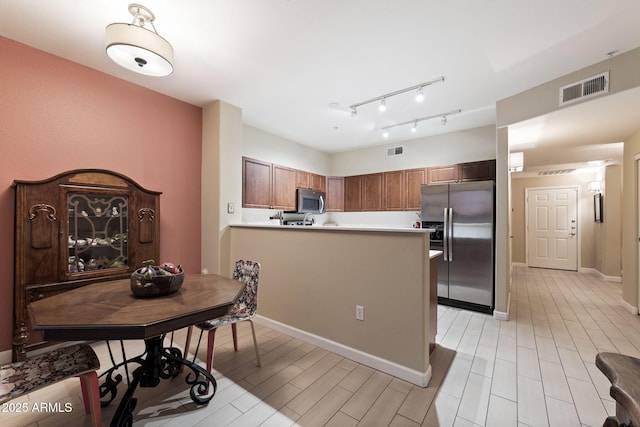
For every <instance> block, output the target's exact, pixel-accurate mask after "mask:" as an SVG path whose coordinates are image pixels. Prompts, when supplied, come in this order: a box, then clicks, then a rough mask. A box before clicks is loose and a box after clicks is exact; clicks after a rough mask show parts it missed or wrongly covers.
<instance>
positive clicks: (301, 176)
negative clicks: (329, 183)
mask: <svg viewBox="0 0 640 427" xmlns="http://www.w3.org/2000/svg"><path fill="white" fill-rule="evenodd" d="M296 188H307V189H309V190H316V191H326V184H325V176H324V175H318V174H315V173H311V172H306V171H301V170H296Z"/></svg>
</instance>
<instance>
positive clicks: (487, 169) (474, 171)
mask: <svg viewBox="0 0 640 427" xmlns="http://www.w3.org/2000/svg"><path fill="white" fill-rule="evenodd" d="M495 177H496V161H495V159H493V160H485V161H481V162H470V163H461V164H460V181H484V180H487V179H495Z"/></svg>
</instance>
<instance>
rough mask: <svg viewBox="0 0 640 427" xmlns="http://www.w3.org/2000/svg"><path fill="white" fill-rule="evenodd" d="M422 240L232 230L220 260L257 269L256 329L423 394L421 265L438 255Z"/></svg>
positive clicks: (428, 290) (425, 355) (375, 233)
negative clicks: (359, 310)
mask: <svg viewBox="0 0 640 427" xmlns="http://www.w3.org/2000/svg"><path fill="white" fill-rule="evenodd" d="M430 231H431V230H429V229H411V228H406V229H402V228H387V227H340V226H339V227H335V226H306V227H305V226H280V225H271V224H241V225H232V226H230V232H229V236H230V237H229V238H230V257H231V260H235V259H251V260H255V261H258V262H260V263H261V272H260V288H259V289H260V290H259V297H258V319H257V320H258V321H259V322H261V323H263V324H265V325H267V326H269V327H271V328H274V329H277V330H280V331H282V332H285V333H287V334H289V335H292V336H295V337H298V338H300V339H302V340H305V341H308V342H311V343H313V344H315V345H318V346H319V347H322V348H325V349H327V350H330V351H332V352H334V353H337V354H340V355H342V356H344V357H347V358H349V359H352V360H355V361H357V362H359V363H363V364H365V365H368V366H371V367H373V368H375V369H378V370H381V371H383V372H386V373H388V374H391V375H394V376H396V377H399V378H402V379H404V380H406V381H409V382H411V383H413V384H417V385H419V386H422V387H425V386H427V385H428V383H429V380H430V378H431V367H430V364H429V353H430V347H431V349H433V347H434V345H435V343H434V342H433V341H434V338H435V333H433V332H434V331H435V318H436V316H435V307H436V306H435V304H433V301H430V299H433V295H434V293H433V292H432V286H433V287H435V286H437V285H436V284H435V283H434V284H433V285H432V284H431V280H432V279H433V275H432V274H431V266H430V265H437V263H434V262H433V261H435V257H437V256H438V255H439V254H440V253H441V252H439V251H432V250H430V248H429V234H430ZM434 289H435V288H434ZM356 306H361V307H363V308H364V310H363V311H364V320H357V319H356ZM432 312H433V313H432ZM431 319H434V320H433V321H432V320H431Z"/></svg>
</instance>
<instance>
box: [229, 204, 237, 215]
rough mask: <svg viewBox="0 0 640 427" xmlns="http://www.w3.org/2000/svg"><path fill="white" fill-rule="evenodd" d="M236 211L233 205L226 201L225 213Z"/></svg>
mask: <svg viewBox="0 0 640 427" xmlns="http://www.w3.org/2000/svg"><path fill="white" fill-rule="evenodd" d="M235 211H236V208H235V207H234V206H233V203H227V213H229V214H232V213H234V212H235Z"/></svg>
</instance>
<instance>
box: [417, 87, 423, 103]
mask: <svg viewBox="0 0 640 427" xmlns="http://www.w3.org/2000/svg"><path fill="white" fill-rule="evenodd" d="M422 89H423V87H422V86H420V87H419V88H418V91H417V93H416V102H422V101H424V91H423V90H422Z"/></svg>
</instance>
